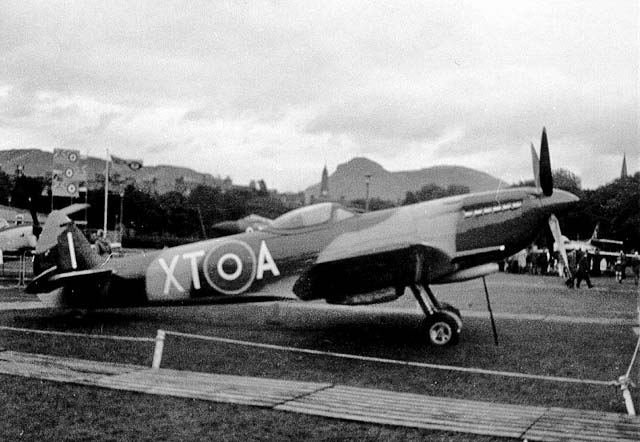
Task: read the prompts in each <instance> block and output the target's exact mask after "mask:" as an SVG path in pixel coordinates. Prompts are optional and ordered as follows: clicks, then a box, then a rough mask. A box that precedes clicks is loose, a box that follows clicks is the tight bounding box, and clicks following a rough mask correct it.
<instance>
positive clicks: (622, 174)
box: [620, 152, 627, 179]
mask: <svg viewBox="0 0 640 442" xmlns="http://www.w3.org/2000/svg"><path fill="white" fill-rule="evenodd" d="M626 177H627V154H626V152H625V153H624V154H623V156H622V171H620V178H622V179H624V178H626Z"/></svg>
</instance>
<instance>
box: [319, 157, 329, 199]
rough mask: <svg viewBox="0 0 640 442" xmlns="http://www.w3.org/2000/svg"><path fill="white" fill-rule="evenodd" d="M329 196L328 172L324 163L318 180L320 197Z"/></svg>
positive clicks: (325, 197)
mask: <svg viewBox="0 0 640 442" xmlns="http://www.w3.org/2000/svg"><path fill="white" fill-rule="evenodd" d="M328 197H329V172H328V171H327V165H326V164H325V165H324V169H322V181H321V182H320V198H321V199H327V198H328Z"/></svg>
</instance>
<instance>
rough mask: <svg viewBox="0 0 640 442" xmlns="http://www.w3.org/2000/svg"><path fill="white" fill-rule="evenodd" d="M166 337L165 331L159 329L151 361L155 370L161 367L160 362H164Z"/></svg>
mask: <svg viewBox="0 0 640 442" xmlns="http://www.w3.org/2000/svg"><path fill="white" fill-rule="evenodd" d="M164 337H165V333H164V331H163V330H158V334H157V335H156V347H155V349H154V350H153V362H152V363H151V368H153V369H155V370H157V369H159V368H160V362H162V350H163V349H164Z"/></svg>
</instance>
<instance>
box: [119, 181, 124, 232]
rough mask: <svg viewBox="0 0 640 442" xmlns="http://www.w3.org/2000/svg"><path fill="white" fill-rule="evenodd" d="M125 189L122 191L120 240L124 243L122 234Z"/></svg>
mask: <svg viewBox="0 0 640 442" xmlns="http://www.w3.org/2000/svg"><path fill="white" fill-rule="evenodd" d="M123 216H124V190H123V191H122V192H120V242H121V243H122V235H123V234H124V218H123Z"/></svg>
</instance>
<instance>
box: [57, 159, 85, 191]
mask: <svg viewBox="0 0 640 442" xmlns="http://www.w3.org/2000/svg"><path fill="white" fill-rule="evenodd" d="M83 175H84V178H83V177H82V176H83ZM82 180H86V170H85V169H83V168H82V165H81V164H80V152H79V151H77V150H69V149H54V150H53V176H52V179H51V192H52V194H53V196H66V197H71V198H77V197H78V196H79V195H78V188H79V184H80V181H82Z"/></svg>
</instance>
